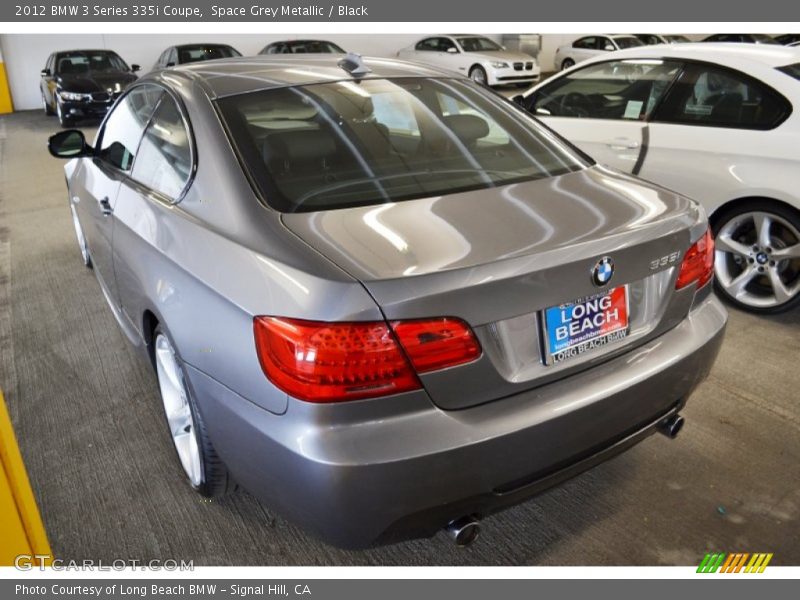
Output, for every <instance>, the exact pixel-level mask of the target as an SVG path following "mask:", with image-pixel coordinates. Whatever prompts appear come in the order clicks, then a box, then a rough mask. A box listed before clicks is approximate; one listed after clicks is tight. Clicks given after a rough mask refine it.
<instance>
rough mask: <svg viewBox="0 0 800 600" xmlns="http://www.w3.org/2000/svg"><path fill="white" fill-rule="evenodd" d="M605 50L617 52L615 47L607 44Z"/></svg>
mask: <svg viewBox="0 0 800 600" xmlns="http://www.w3.org/2000/svg"><path fill="white" fill-rule="evenodd" d="M603 50H605V51H606V52H613V51H614V50H616V48H614V46H613V45H611V44H606V46H605V48H603Z"/></svg>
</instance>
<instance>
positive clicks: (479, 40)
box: [458, 37, 503, 52]
mask: <svg viewBox="0 0 800 600" xmlns="http://www.w3.org/2000/svg"><path fill="white" fill-rule="evenodd" d="M458 43H459V44H461V47H462V48H463V49H464V52H496V51H498V50H502V49H503V47H502V46H501V45H500V44H498V43H497V42H493V41H492V40H490V39H489V38H485V37H461V38H458Z"/></svg>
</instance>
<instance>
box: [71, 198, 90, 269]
mask: <svg viewBox="0 0 800 600" xmlns="http://www.w3.org/2000/svg"><path fill="white" fill-rule="evenodd" d="M69 210H70V212H72V224H73V225H74V226H75V237H76V238H78V247H79V248H80V250H81V258H82V259H83V264H84V266H86V267H88V268H90V269H91V268H92V257H91V255H90V254H89V247H88V246H87V245H86V237H85V236H84V235H83V228H82V227H81V222H80V221H79V220H78V211H76V210H75V205H74V204H73V203H72V202H70V203H69Z"/></svg>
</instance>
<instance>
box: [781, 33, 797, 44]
mask: <svg viewBox="0 0 800 600" xmlns="http://www.w3.org/2000/svg"><path fill="white" fill-rule="evenodd" d="M775 41H776V42H778V43H779V44H783V45H784V46H788V45H789V44H795V43H797V42H800V33H784V34H783V35H776V36H775Z"/></svg>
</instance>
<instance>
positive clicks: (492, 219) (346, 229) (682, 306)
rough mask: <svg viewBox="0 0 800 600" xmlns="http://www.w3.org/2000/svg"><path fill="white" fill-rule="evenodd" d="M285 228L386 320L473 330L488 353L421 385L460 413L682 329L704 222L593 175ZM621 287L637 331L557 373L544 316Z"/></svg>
mask: <svg viewBox="0 0 800 600" xmlns="http://www.w3.org/2000/svg"><path fill="white" fill-rule="evenodd" d="M283 221H284V224H285V225H286V227H288V228H289V229H290V230H291V231H293V232H294V233H295V234H296V235H298V236H299V237H300V238H301V239H303V240H305V241H306V242H307V243H308V244H309V245H311V246H312V247H314V248H315V249H316V250H318V251H319V252H321V253H322V254H324V255H325V256H326V257H328V258H329V259H330V260H332V261H333V262H334V263H336V264H337V265H339V266H340V267H341V268H342V269H344V270H346V271H347V272H348V273H350V274H351V275H352V276H353V277H355V278H357V279H358V280H360V281H361V282H362V284H363V285H364V286H365V287H366V289H367V290H368V291H369V293H370V294H371V295H372V296H373V298H374V299H375V301H376V302H377V303H378V305H379V306H380V307H381V310H382V311H383V313H384V315H385V316H386V318H387V319H388V320H390V321H391V320H397V319H417V318H426V317H436V316H451V317H458V318H461V319H463V320H465V321H466V322H467V323H469V324H470V326H471V327H472V328H473V330H474V331H475V333H476V335H477V336H478V339H479V341H480V342H481V345H482V348H483V355H482V356H481V358H480V359H478V360H477V361H475V362H473V363H470V364H469V365H462V366H459V367H455V368H451V369H444V370H442V371H438V372H434V373H428V374H426V375H424V376H423V377H422V380H423V383H424V385H425V387H426V389H427V391H428V393H429V394H430V395H431V398H432V399H433V401H434V402H435V403H436V404H438V405H439V406H441V407H442V408H447V409H456V408H464V407H467V406H472V405H476V404H480V403H483V402H487V401H491V400H494V399H497V398H501V397H505V396H508V395H511V394H514V393H517V392H519V391H523V390H525V389H530V388H532V387H535V386H537V385H541V384H543V383H547V382H548V381H552V380H555V379H558V378H561V377H564V376H567V375H568V374H569V373H571V372H575V371H577V370H580V369H585V368H588V367H590V366H592V365H594V364H597V363H599V362H601V361H603V360H607V359H608V358H609V357H610V356H614V355H617V354H619V353H620V352H622V351H624V350H626V349H630V348H632V347H635V346H636V345H639V344H641V343H643V342H644V341H645V340H647V339H651V338H652V337H653V336H655V335H657V334H658V333H660V332H662V331H665V330H666V329H668V328H671V327H672V326H674V325H675V324H677V322H679V321H680V320H681V319H682V318H683V317H684V316H685V315H686V313H687V312H688V310H689V307H690V305H691V297H688V295H687V294H680V293H676V292H674V280H675V276H676V271H677V268H678V267H679V266H680V259H681V258H682V256H683V253H684V252H685V251H686V250H687V249H688V248H689V246H690V245H691V241H693V240H694V238H695V237H697V235H699V232H693V231H692V227H697V226H698V223H700V222H701V221H702V217H701V214H700V209H699V208H698V207H697V205H696V204H695V203H693V202H691V201H690V200H688V199H686V198H684V197H682V196H679V195H677V194H674V193H672V192H669V191H667V190H664V189H661V188H658V187H655V186H652V185H650V184H646V183H644V182H641V181H639V180H637V179H634V178H632V177H629V176H625V175H621V174H619V173H616V172H613V171H610V170H608V169H605V168H601V167H592V168H590V169H584V170H582V171H579V172H575V173H571V174H567V175H563V176H559V177H552V178H548V179H542V180H537V181H530V182H525V183H518V184H512V185H506V186H503V187H499V188H494V189H490V190H480V191H470V192H464V193H457V194H451V195H447V196H440V197H433V198H423V199H417V200H409V201H405V202H400V203H396V204H382V205H377V206H368V207H359V208H348V209H340V210H333V211H326V212H314V213H302V214H285V215H284V216H283ZM605 257H608V258H611V259H612V261H613V264H614V274H613V277H612V280H611V282H609V284H608V285H605V286H603V285H600V286H598V285H597V283H596V282H594V281H593V277H592V270H593V268H594V267H595V266H596V265H597V264H598V261H600V260H601V259H603V258H605ZM618 286H625V288H626V294H627V303H628V307H627V312H628V321H629V327H628V330H627V336H625V337H624V339H619V340H617V341H614V342H613V343H610V344H608V345H606V346H603V347H602V348H597V349H593V350H591V351H589V352H586V353H585V354H582V355H581V356H576V357H574V358H570V359H569V360H564V361H562V362H559V363H558V364H554V361H553V359H552V357H551V356H550V353H549V351H548V348H547V341H546V340H547V339H548V338H547V335H546V333H545V331H544V323H545V316H544V314H545V310H546V309H547V308H548V307H555V306H559V305H561V304H564V303H569V302H571V301H573V300H575V299H578V298H585V297H591V296H593V295H596V294H598V293H603V292H605V291H606V290H608V289H609V288H614V287H618ZM687 298H688V299H687ZM332 301H335V299H332Z"/></svg>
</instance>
